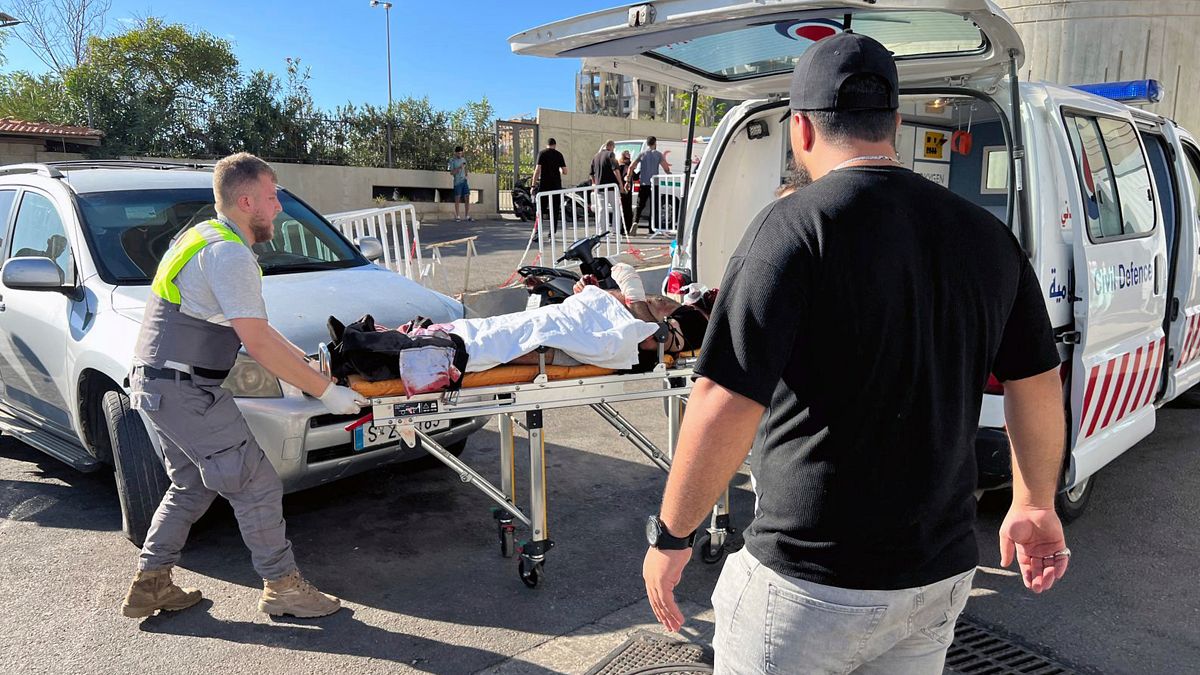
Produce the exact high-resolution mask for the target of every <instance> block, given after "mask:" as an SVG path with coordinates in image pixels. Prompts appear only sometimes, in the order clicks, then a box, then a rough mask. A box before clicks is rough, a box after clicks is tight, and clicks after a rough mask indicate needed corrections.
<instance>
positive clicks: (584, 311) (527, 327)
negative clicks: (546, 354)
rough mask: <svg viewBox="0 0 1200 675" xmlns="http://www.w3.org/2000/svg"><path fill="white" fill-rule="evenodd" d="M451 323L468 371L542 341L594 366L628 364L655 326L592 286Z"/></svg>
mask: <svg viewBox="0 0 1200 675" xmlns="http://www.w3.org/2000/svg"><path fill="white" fill-rule="evenodd" d="M451 326H453V328H452V330H451V332H452V333H454V334H456V335H458V336H459V337H461V338H462V339H463V342H465V343H466V345H467V354H469V355H470V357H469V358H468V360H467V372H469V373H475V372H479V371H481V370H487V369H488V368H492V367H495V366H498V365H500V364H502V363H508V362H509V361H512V360H513V359H515V358H517V357H518V356H520V355H522V354H528V353H529V352H531V351H533V350H535V349H537V348H538V347H543V346H544V347H552V348H554V349H560V350H562V351H564V352H566V353H567V354H568V355H570V356H571V357H572V358H574V359H577V360H579V361H580V362H582V363H587V364H591V365H593V366H600V367H602V368H612V369H614V370H620V369H624V368H630V367H632V366H633V365H634V364H635V363H637V360H638V354H637V351H638V350H637V345H638V343H639V342H641V341H642V340H644V339H646V338H647V337H650V336H651V335H653V334H654V331H655V330H657V329H658V326H656V325H655V324H652V323H647V322H645V321H640V320H638V319H636V318H634V317H633V315H632V314H630V313H629V310H627V309H626V308H625V307H624V305H622V304H621V302H620V301H619V300H617V299H616V298H614V297H613V296H611V295H609V294H608V293H606V292H604V291H602V290H600V289H599V288H597V287H595V286H587V287H585V288H584V289H583V292H581V293H576V294H575V295H572V296H570V297H568V298H567V299H566V300H565V301H563V303H562V304H559V305H547V306H546V307H539V308H537V309H533V310H526V311H524V312H516V313H514V314H504V315H501V316H489V317H484V318H481V319H459V320H457V321H455V322H453V323H452V324H451Z"/></svg>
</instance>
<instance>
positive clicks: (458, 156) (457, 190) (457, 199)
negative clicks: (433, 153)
mask: <svg viewBox="0 0 1200 675" xmlns="http://www.w3.org/2000/svg"><path fill="white" fill-rule="evenodd" d="M446 170H447V171H449V172H450V175H451V176H452V177H453V178H454V220H455V222H458V221H460V220H462V218H460V217H459V216H458V205H459V204H462V205H463V215H465V216H466V217H467V221H469V222H474V221H475V219H474V218H472V217H471V185H470V183H468V182H467V158H466V157H464V156H463V146H461V145H456V146H454V156H453V157H451V158H450V162H449V163H448V164H447V165H446Z"/></svg>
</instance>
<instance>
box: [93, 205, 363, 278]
mask: <svg viewBox="0 0 1200 675" xmlns="http://www.w3.org/2000/svg"><path fill="white" fill-rule="evenodd" d="M78 200H79V207H80V210H81V211H82V213H83V221H84V231H85V233H86V235H87V237H88V241H89V243H90V245H91V248H92V251H93V255H94V256H95V258H96V263H97V265H98V266H99V268H100V275H101V277H103V278H104V280H105V281H107V282H109V283H113V284H134V285H136V284H147V283H150V279H152V278H153V277H154V271H155V270H156V269H157V268H158V262H159V261H160V260H162V257H163V255H164V254H165V253H166V251H167V247H168V246H170V244H171V240H172V239H174V238H175V235H177V234H179V232H181V231H182V230H184V229H185V228H187V227H190V226H192V225H195V224H197V223H201V222H204V221H205V220H208V219H210V218H215V217H216V209H215V207H214V206H213V201H214V200H213V191H212V189H211V188H180V189H151V190H125V191H116V192H90V193H84V194H81V195H79V197H78ZM279 204H280V205H281V206H282V207H283V211H281V212H280V213H279V215H277V216H276V217H275V237H274V238H273V239H272V240H271V241H268V242H265V243H262V244H255V245H254V252H255V253H256V254H257V255H258V262H259V265H260V266H261V267H262V269H263V274H288V273H294V272H312V271H317V270H329V269H340V268H345V267H357V266H359V265H365V264H367V260H366V259H365V258H363V257H362V255H361V254H360V253H359V252H358V251H357V250H356V249H355V248H354V247H353V246H351V245H350V243H349V242H347V241H346V240H345V238H343V237H342V236H341V235H340V234H339V233H338V232H337V231H335V230H334V229H333V228H332V227H330V225H329V224H328V223H326V222H325V221H324V220H323V219H322V218H321V217H320V216H318V215H317V214H316V213H313V211H312V210H311V209H309V208H308V207H307V206H305V205H304V204H303V203H301V202H300V201H299V200H298V199H296V198H295V197H293V196H292V195H291V194H289V193H288V192H287V191H286V190H283V189H280V190H279Z"/></svg>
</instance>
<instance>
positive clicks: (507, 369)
mask: <svg viewBox="0 0 1200 675" xmlns="http://www.w3.org/2000/svg"><path fill="white" fill-rule="evenodd" d="M697 353H698V352H684V353H683V354H680V355H679V356H678V357H674V356H671V355H670V354H667V355H665V356H664V357H663V362H664V363H665V364H666V366H667V367H668V368H670V367H671V366H673V365H675V359H676V358H685V357H690V356H695V355H696V354H697ZM540 372H541V371H539V370H538V367H537V366H535V365H532V364H530V365H521V366H496V367H495V368H488V369H487V370H481V371H479V372H478V373H467V374H466V375H464V376H463V381H462V387H461V388H462V389H471V388H473V387H494V386H497V385H502V384H524V383H526V382H533V379H534V378H535V377H537V376H538V374H539V373H540ZM614 372H616V371H614V370H612V369H610V368H601V367H599V366H546V377H547V378H549V379H551V380H572V379H579V378H584V377H601V376H603V375H612V374H613V373H614ZM347 379H348V380H349V383H350V388H351V389H353V390H354V391H357V392H358V393H360V394H362V395H363V396H367V397H370V398H383V397H385V396H404V395H405V390H404V380H401V379H395V380H380V381H379V382H368V381H367V380H364V379H363V378H361V377H359V376H358V375H351V376H350V377H349V378H347Z"/></svg>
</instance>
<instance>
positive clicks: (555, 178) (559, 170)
mask: <svg viewBox="0 0 1200 675" xmlns="http://www.w3.org/2000/svg"><path fill="white" fill-rule="evenodd" d="M557 145H558V142H557V141H555V140H554V139H553V138H551V139H550V140H549V141H548V142H547V143H546V148H545V149H544V150H542V151H541V152H539V153H538V156H537V167H536V168H535V169H534V170H533V186H534V192H552V191H554V190H561V189H562V186H563V184H562V179H563V176H565V175H567V160H566V158H565V157H563V154H562V153H561V152H559V151H558V148H557V147H556V146H557ZM550 210H551V211H552V212H553V213H560V212H561V211H562V195H552V196H551V197H550Z"/></svg>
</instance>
